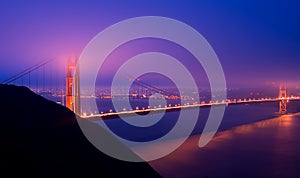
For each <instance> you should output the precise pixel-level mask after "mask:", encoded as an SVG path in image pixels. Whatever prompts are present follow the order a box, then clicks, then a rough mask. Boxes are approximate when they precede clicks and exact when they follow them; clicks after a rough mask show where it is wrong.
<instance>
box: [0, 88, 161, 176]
mask: <svg viewBox="0 0 300 178" xmlns="http://www.w3.org/2000/svg"><path fill="white" fill-rule="evenodd" d="M0 102H1V107H0V113H1V117H0V118H1V123H0V140H1V144H0V164H1V168H0V170H1V171H0V177H87V178H88V177H160V176H159V174H158V173H157V172H155V170H154V169H153V168H152V167H151V166H149V164H148V163H146V162H141V163H131V162H125V161H120V160H117V159H114V158H111V157H109V156H107V155H105V154H104V153H102V152H100V151H99V150H97V149H96V148H95V147H94V146H93V145H92V144H91V143H90V142H89V141H88V140H87V139H86V138H85V136H84V135H83V133H82V131H81V130H80V128H79V126H78V123H77V121H76V117H75V115H74V113H73V112H71V111H70V110H68V109H67V108H65V107H63V106H61V105H59V104H56V103H54V102H51V101H48V100H46V99H44V98H43V97H41V96H38V95H36V94H35V93H33V92H31V91H30V90H29V89H28V88H25V87H17V86H12V85H0ZM83 122H89V121H83ZM90 124H93V123H90ZM95 127H97V126H96V125H95ZM114 141H115V142H118V141H117V140H114ZM124 149H127V148H125V147H124ZM126 151H130V150H126Z"/></svg>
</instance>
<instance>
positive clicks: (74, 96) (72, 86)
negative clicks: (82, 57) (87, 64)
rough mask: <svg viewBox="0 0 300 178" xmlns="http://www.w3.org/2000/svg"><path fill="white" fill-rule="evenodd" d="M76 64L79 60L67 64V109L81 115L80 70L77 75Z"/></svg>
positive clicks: (69, 61)
mask: <svg viewBox="0 0 300 178" xmlns="http://www.w3.org/2000/svg"><path fill="white" fill-rule="evenodd" d="M76 63H77V60H75V61H74V60H68V64H67V76H66V107H67V108H69V109H70V110H72V111H73V112H74V113H76V114H78V115H81V107H80V91H79V85H80V83H79V82H80V79H79V68H78V70H77V71H76V73H75V70H76Z"/></svg>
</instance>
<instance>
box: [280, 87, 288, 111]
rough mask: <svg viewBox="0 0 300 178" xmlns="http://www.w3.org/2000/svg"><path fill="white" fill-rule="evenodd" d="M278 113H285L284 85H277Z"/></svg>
mask: <svg viewBox="0 0 300 178" xmlns="http://www.w3.org/2000/svg"><path fill="white" fill-rule="evenodd" d="M279 99H280V101H279V113H280V114H286V113H287V89H286V85H280V87H279Z"/></svg>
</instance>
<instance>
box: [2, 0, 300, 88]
mask: <svg viewBox="0 0 300 178" xmlns="http://www.w3.org/2000/svg"><path fill="white" fill-rule="evenodd" d="M299 5H300V3H299V2H297V1H290V0H288V1H272V2H271V3H270V2H269V1H260V0H252V1H248V0H246V1H230V3H228V2H224V1H199V2H197V1H189V2H185V1H159V0H157V1H126V2H125V1H124V2H123V1H114V0H111V1H81V2H80V1H76V2H73V1H71V0H70V1H48V2H44V1H32V0H28V1H17V0H16V1H9V0H4V1H1V2H0V24H1V28H0V39H1V40H0V60H1V65H0V74H1V75H0V81H3V80H5V79H6V78H8V77H10V76H12V75H14V74H16V73H18V72H20V71H22V70H23V69H25V68H27V67H30V66H32V65H34V64H36V63H38V62H39V61H41V60H44V59H48V58H54V59H56V68H57V70H62V69H63V68H64V65H65V62H66V60H67V59H68V58H69V57H72V56H79V55H80V53H81V51H82V49H83V48H84V46H85V45H86V44H87V43H88V42H89V41H90V40H91V39H92V38H93V37H94V36H95V35H96V34H97V33H99V32H100V31H101V30H103V29H104V28H106V27H108V26H109V25H112V24H114V23H116V22H119V21H121V20H124V19H127V18H132V17H137V16H145V15H156V16H166V17H170V18H174V19H177V20H180V21H183V22H185V23H187V24H189V25H190V26H192V27H193V28H195V29H196V30H198V31H199V32H200V33H201V34H202V35H203V36H204V37H205V38H206V39H207V40H208V42H209V43H210V44H211V45H212V47H213V48H214V50H215V52H216V53H217V55H218V56H219V59H220V61H221V63H222V65H223V68H224V72H225V77H226V80H227V83H228V86H229V87H251V86H253V85H260V86H261V85H265V84H268V83H271V82H273V81H274V82H278V81H287V82H292V83H294V84H297V85H299V86H300V82H299V76H300V70H299V67H300V24H299V19H300V13H299V9H298V7H299Z"/></svg>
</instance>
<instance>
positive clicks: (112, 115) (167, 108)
mask: <svg viewBox="0 0 300 178" xmlns="http://www.w3.org/2000/svg"><path fill="white" fill-rule="evenodd" d="M282 100H286V101H287V102H289V101H295V100H300V96H292V97H287V98H260V99H238V100H237V99H234V100H227V101H222V102H218V101H216V102H208V103H205V102H204V101H202V102H201V103H200V104H199V103H193V104H189V103H186V104H184V105H179V104H177V105H174V106H172V105H170V104H169V105H168V106H165V107H161V106H159V107H156V106H154V107H153V108H143V109H138V108H136V109H134V110H126V109H123V111H117V112H113V111H111V112H108V113H100V114H90V115H87V114H86V113H84V114H83V115H81V117H82V118H86V119H92V120H99V119H111V118H116V117H118V116H128V117H130V116H131V115H133V114H136V113H138V114H147V113H149V112H151V111H152V112H153V113H155V112H163V111H165V112H168V111H176V110H179V109H191V108H195V107H211V106H218V105H226V106H228V105H234V104H249V103H263V102H280V101H282Z"/></svg>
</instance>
